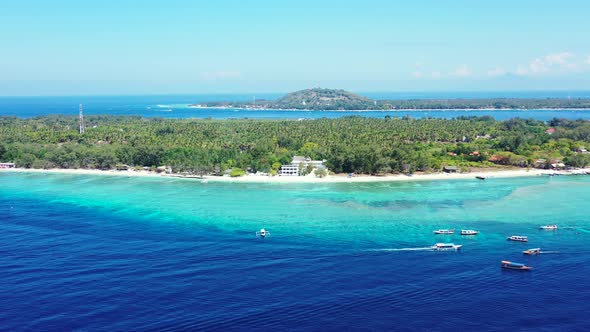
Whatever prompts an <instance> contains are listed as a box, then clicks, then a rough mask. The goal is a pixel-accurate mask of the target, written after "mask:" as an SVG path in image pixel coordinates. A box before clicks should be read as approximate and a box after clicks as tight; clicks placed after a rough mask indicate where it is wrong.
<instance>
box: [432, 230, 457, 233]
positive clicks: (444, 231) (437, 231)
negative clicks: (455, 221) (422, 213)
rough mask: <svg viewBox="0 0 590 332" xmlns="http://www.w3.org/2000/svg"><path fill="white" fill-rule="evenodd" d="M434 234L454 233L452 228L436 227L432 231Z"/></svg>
mask: <svg viewBox="0 0 590 332" xmlns="http://www.w3.org/2000/svg"><path fill="white" fill-rule="evenodd" d="M434 234H455V230H454V229H438V230H436V231H434Z"/></svg>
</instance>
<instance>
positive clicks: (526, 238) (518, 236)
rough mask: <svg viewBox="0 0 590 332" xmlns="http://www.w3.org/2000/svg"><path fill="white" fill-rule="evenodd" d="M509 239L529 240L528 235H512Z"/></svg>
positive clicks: (517, 240)
mask: <svg viewBox="0 0 590 332" xmlns="http://www.w3.org/2000/svg"><path fill="white" fill-rule="evenodd" d="M508 240H509V241H516V242H529V238H528V236H520V235H512V236H509V237H508Z"/></svg>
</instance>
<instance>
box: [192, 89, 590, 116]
mask: <svg viewBox="0 0 590 332" xmlns="http://www.w3.org/2000/svg"><path fill="white" fill-rule="evenodd" d="M190 107H194V108H246V109H259V110H313V111H320V110H323V111H337V110H342V111H353V110H358V111H385V110H450V109H465V110H466V109H475V110H479V109H481V110H484V109H494V110H505V109H506V110H508V109H511V110H513V109H522V110H532V109H590V98H477V99H465V98H460V99H403V100H372V99H369V98H367V97H363V96H360V95H357V94H354V93H352V92H348V91H345V90H336V89H321V88H314V89H306V90H300V91H296V92H292V93H289V94H287V95H285V96H283V97H281V98H279V99H277V100H253V101H251V102H229V101H216V102H206V103H199V104H192V105H190Z"/></svg>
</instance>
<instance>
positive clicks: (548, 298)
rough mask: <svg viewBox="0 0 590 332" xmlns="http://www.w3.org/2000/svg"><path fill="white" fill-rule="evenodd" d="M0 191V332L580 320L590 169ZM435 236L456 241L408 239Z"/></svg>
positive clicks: (79, 181)
mask: <svg viewBox="0 0 590 332" xmlns="http://www.w3.org/2000/svg"><path fill="white" fill-rule="evenodd" d="M0 184H1V185H0V211H2V214H1V217H0V308H2V310H0V330H3V331H196V330H217V331H245V330H246V331H247V330H259V331H283V330H328V331H342V330H361V331H374V330H383V331H457V330H465V331H507V330H517V331H588V330H590V318H588V313H589V312H590V291H589V289H590V277H589V274H590V264H589V263H590V249H589V248H588V242H589V240H590V218H589V217H588V202H589V201H590V176H578V177H576V176H571V177H554V178H549V177H531V178H512V179H500V178H498V179H495V178H489V179H487V180H485V181H480V180H476V179H473V180H454V181H453V180H446V181H423V182H422V181H418V182H395V183H393V182H392V183H366V184H363V183H340V184H328V183H318V184H255V183H215V182H211V181H210V182H209V183H201V182H199V181H196V180H187V179H170V178H138V177H132V178H127V177H121V176H89V175H63V174H40V173H12V172H0ZM550 223H556V224H558V225H559V226H560V227H562V229H559V230H557V231H541V230H539V226H540V225H545V224H550ZM261 227H265V228H266V229H267V230H269V231H270V232H271V236H270V237H268V238H265V239H261V238H257V237H256V236H255V232H256V230H258V229H260V228H261ZM438 228H457V229H460V228H467V229H477V230H479V231H480V232H481V233H480V234H479V235H477V236H474V237H461V236H459V235H453V236H444V235H443V236H439V235H434V234H433V230H435V229H438ZM509 235H528V236H529V238H530V242H529V243H516V242H509V241H506V237H507V236H509ZM443 241H446V242H454V243H457V244H462V245H464V247H463V249H462V250H461V251H460V252H432V251H424V250H408V249H412V248H423V247H427V246H430V245H432V244H434V243H436V242H443ZM535 247H541V248H542V250H544V251H552V252H553V253H547V254H541V255H539V256H532V257H529V256H525V255H523V254H522V250H524V249H527V248H535ZM505 259H507V260H512V261H516V262H521V263H525V264H528V265H531V266H533V267H534V270H533V271H530V272H519V271H503V270H501V268H500V261H501V260H505Z"/></svg>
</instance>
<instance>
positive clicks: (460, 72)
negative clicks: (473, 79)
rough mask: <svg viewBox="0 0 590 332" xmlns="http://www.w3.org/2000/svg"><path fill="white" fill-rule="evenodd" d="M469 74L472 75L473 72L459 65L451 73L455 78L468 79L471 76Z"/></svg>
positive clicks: (465, 66)
mask: <svg viewBox="0 0 590 332" xmlns="http://www.w3.org/2000/svg"><path fill="white" fill-rule="evenodd" d="M471 74H473V71H472V70H471V68H469V67H467V65H461V66H459V68H457V69H455V71H453V72H452V73H451V75H453V76H456V77H468V76H471Z"/></svg>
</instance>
